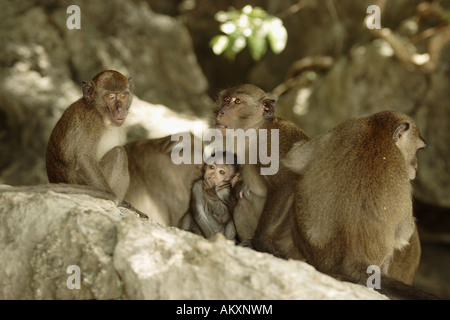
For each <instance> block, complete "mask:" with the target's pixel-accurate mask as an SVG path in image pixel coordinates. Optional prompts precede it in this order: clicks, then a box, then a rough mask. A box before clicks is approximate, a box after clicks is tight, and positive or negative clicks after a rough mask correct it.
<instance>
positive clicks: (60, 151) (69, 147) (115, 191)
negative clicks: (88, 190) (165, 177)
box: [46, 70, 133, 204]
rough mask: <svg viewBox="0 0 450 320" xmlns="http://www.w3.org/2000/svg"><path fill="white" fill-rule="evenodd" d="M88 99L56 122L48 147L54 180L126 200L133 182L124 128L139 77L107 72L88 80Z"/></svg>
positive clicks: (85, 96) (48, 163) (48, 164)
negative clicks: (131, 180) (83, 186)
mask: <svg viewBox="0 0 450 320" xmlns="http://www.w3.org/2000/svg"><path fill="white" fill-rule="evenodd" d="M82 88H83V97H82V98H81V99H79V100H78V101H76V102H74V103H73V104H71V105H70V106H69V107H68V108H67V109H66V110H65V111H64V113H63V115H62V116H61V118H60V119H59V121H58V122H57V123H56V125H55V127H54V129H53V132H52V133H51V135H50V139H49V142H48V145H47V153H46V168H47V176H48V180H49V181H50V182H51V183H67V184H78V185H87V186H91V187H94V188H97V189H98V190H101V191H104V192H106V193H108V194H111V195H112V199H113V201H114V202H115V203H116V204H121V203H122V200H123V198H124V196H125V193H126V191H127V189H128V185H129V181H130V178H129V174H128V159H127V154H126V152H125V150H124V148H123V147H122V146H121V145H122V144H123V143H124V142H125V136H124V132H123V131H122V130H121V127H122V125H123V123H124V122H125V119H126V117H127V114H128V109H129V108H130V105H131V101H132V98H133V81H132V79H131V78H129V79H127V78H126V77H125V76H123V75H122V74H121V73H119V72H117V71H113V70H107V71H103V72H100V73H99V74H97V75H96V76H95V77H94V78H93V79H92V81H89V82H83V84H82Z"/></svg>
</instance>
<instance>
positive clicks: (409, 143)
mask: <svg viewBox="0 0 450 320" xmlns="http://www.w3.org/2000/svg"><path fill="white" fill-rule="evenodd" d="M392 115H395V117H393V116H392ZM388 116H389V117H388ZM374 117H378V118H379V120H380V121H381V122H384V123H386V124H387V125H390V126H391V128H393V131H392V132H393V133H392V139H393V140H394V143H395V145H396V146H397V147H398V149H399V150H400V152H401V154H402V156H403V158H404V159H405V165H406V172H407V175H408V178H409V179H410V180H414V179H415V178H416V173H417V171H418V170H419V166H418V162H417V152H418V151H419V150H421V149H424V148H425V147H426V146H427V145H426V143H425V140H424V139H423V137H422V136H421V134H420V132H419V128H418V127H417V125H416V123H415V122H414V120H413V119H411V118H410V117H409V116H407V115H406V114H403V113H400V112H394V111H390V112H380V113H378V114H376V115H374ZM391 119H393V120H395V123H392V124H391V123H390V122H391V121H393V120H391Z"/></svg>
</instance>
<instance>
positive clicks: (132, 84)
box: [128, 77, 134, 91]
mask: <svg viewBox="0 0 450 320" xmlns="http://www.w3.org/2000/svg"><path fill="white" fill-rule="evenodd" d="M128 85H129V87H130V90H131V91H133V90H134V81H133V78H132V77H129V78H128Z"/></svg>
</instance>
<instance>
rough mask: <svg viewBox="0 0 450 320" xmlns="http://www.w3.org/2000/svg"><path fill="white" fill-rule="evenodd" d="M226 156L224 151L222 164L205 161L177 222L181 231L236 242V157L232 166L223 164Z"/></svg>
mask: <svg viewBox="0 0 450 320" xmlns="http://www.w3.org/2000/svg"><path fill="white" fill-rule="evenodd" d="M213 156H214V155H213ZM225 157H226V152H224V153H223V164H220V163H216V162H211V161H206V164H205V165H204V166H203V176H202V177H201V178H200V179H198V180H197V181H194V183H193V185H192V188H191V202H190V206H189V209H188V211H187V212H186V214H185V215H184V216H183V217H182V218H181V220H180V225H179V227H180V228H181V229H183V230H187V231H190V232H193V233H195V234H198V235H202V236H204V237H205V238H210V237H212V236H213V235H215V234H217V233H222V234H223V235H224V236H225V237H226V238H227V239H229V240H235V239H236V226H235V224H234V221H233V209H234V207H235V205H236V202H237V193H236V191H235V190H234V187H235V186H236V183H237V182H238V181H239V179H240V173H239V172H238V170H239V167H238V165H237V164H236V162H237V160H236V157H235V156H234V162H233V164H226V163H225ZM218 162H219V161H218ZM220 162H222V161H220Z"/></svg>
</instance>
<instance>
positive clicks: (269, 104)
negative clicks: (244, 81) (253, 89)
mask: <svg viewBox="0 0 450 320" xmlns="http://www.w3.org/2000/svg"><path fill="white" fill-rule="evenodd" d="M262 104H263V107H264V113H263V115H264V119H273V117H274V115H275V99H272V98H266V99H264V100H263V101H262Z"/></svg>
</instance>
